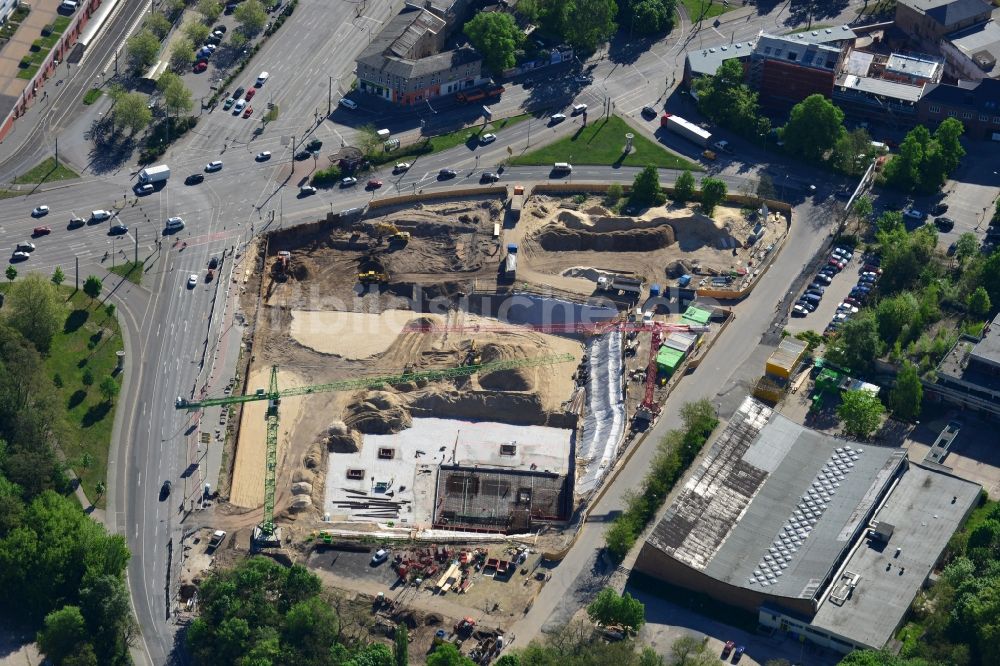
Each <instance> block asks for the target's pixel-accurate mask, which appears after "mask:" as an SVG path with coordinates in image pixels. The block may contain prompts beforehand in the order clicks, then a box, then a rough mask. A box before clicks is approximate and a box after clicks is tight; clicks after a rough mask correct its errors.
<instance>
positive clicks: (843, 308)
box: [837, 301, 858, 314]
mask: <svg viewBox="0 0 1000 666" xmlns="http://www.w3.org/2000/svg"><path fill="white" fill-rule="evenodd" d="M837 310H838V311H840V312H846V313H847V314H858V308H857V307H856V306H853V305H851V304H850V303H848V302H847V301H844V302H843V303H841V304H840V305H838V306H837Z"/></svg>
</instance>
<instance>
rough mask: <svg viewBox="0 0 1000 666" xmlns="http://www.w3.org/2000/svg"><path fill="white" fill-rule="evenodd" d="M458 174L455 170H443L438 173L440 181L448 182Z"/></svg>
mask: <svg viewBox="0 0 1000 666" xmlns="http://www.w3.org/2000/svg"><path fill="white" fill-rule="evenodd" d="M457 175H458V173H457V172H456V171H455V170H454V169H441V170H440V171H438V180H447V179H448V178H454V177H455V176H457Z"/></svg>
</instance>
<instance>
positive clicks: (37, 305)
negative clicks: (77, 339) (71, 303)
mask: <svg viewBox="0 0 1000 666" xmlns="http://www.w3.org/2000/svg"><path fill="white" fill-rule="evenodd" d="M7 308H9V311H8V315H7V322H8V323H9V324H10V325H11V326H13V327H14V328H15V329H17V330H18V331H20V333H21V335H23V336H24V337H25V339H27V340H28V341H29V342H31V344H33V345H34V346H35V349H37V350H38V351H40V352H42V353H45V352H47V351H48V350H49V347H50V346H51V345H52V338H53V337H55V334H56V333H57V332H58V331H59V329H61V328H62V326H63V323H64V322H65V321H66V306H65V305H64V302H63V299H62V297H60V296H59V290H58V289H56V286H55V285H54V284H52V282H50V281H49V280H46V279H45V278H44V277H42V276H41V275H38V274H37V273H32V274H30V275H28V276H26V277H25V278H24V279H23V280H21V281H19V282H18V283H17V284H15V285H13V286H12V287H11V288H10V291H9V292H8V294H7V304H6V306H5V307H4V309H5V310H6V309H7Z"/></svg>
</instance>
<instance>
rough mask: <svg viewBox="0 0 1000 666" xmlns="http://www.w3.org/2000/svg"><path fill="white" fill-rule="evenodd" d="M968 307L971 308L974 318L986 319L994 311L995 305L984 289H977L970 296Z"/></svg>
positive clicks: (967, 302)
mask: <svg viewBox="0 0 1000 666" xmlns="http://www.w3.org/2000/svg"><path fill="white" fill-rule="evenodd" d="M966 305H967V306H968V308H969V314H971V315H973V316H974V317H985V316H986V315H988V314H989V313H990V310H992V309H993V303H991V302H990V295H989V294H988V293H987V292H986V289H984V288H983V287H976V290H975V291H974V292H972V293H971V294H969V299H968V300H967V301H966Z"/></svg>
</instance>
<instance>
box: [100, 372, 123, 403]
mask: <svg viewBox="0 0 1000 666" xmlns="http://www.w3.org/2000/svg"><path fill="white" fill-rule="evenodd" d="M100 389H101V395H102V396H104V400H105V401H106V402H108V403H109V404H110V403H113V402H114V401H115V398H117V397H118V392H119V391H120V390H121V386H119V385H118V382H116V381H115V378H114V377H105V378H104V379H102V380H101V385H100Z"/></svg>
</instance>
